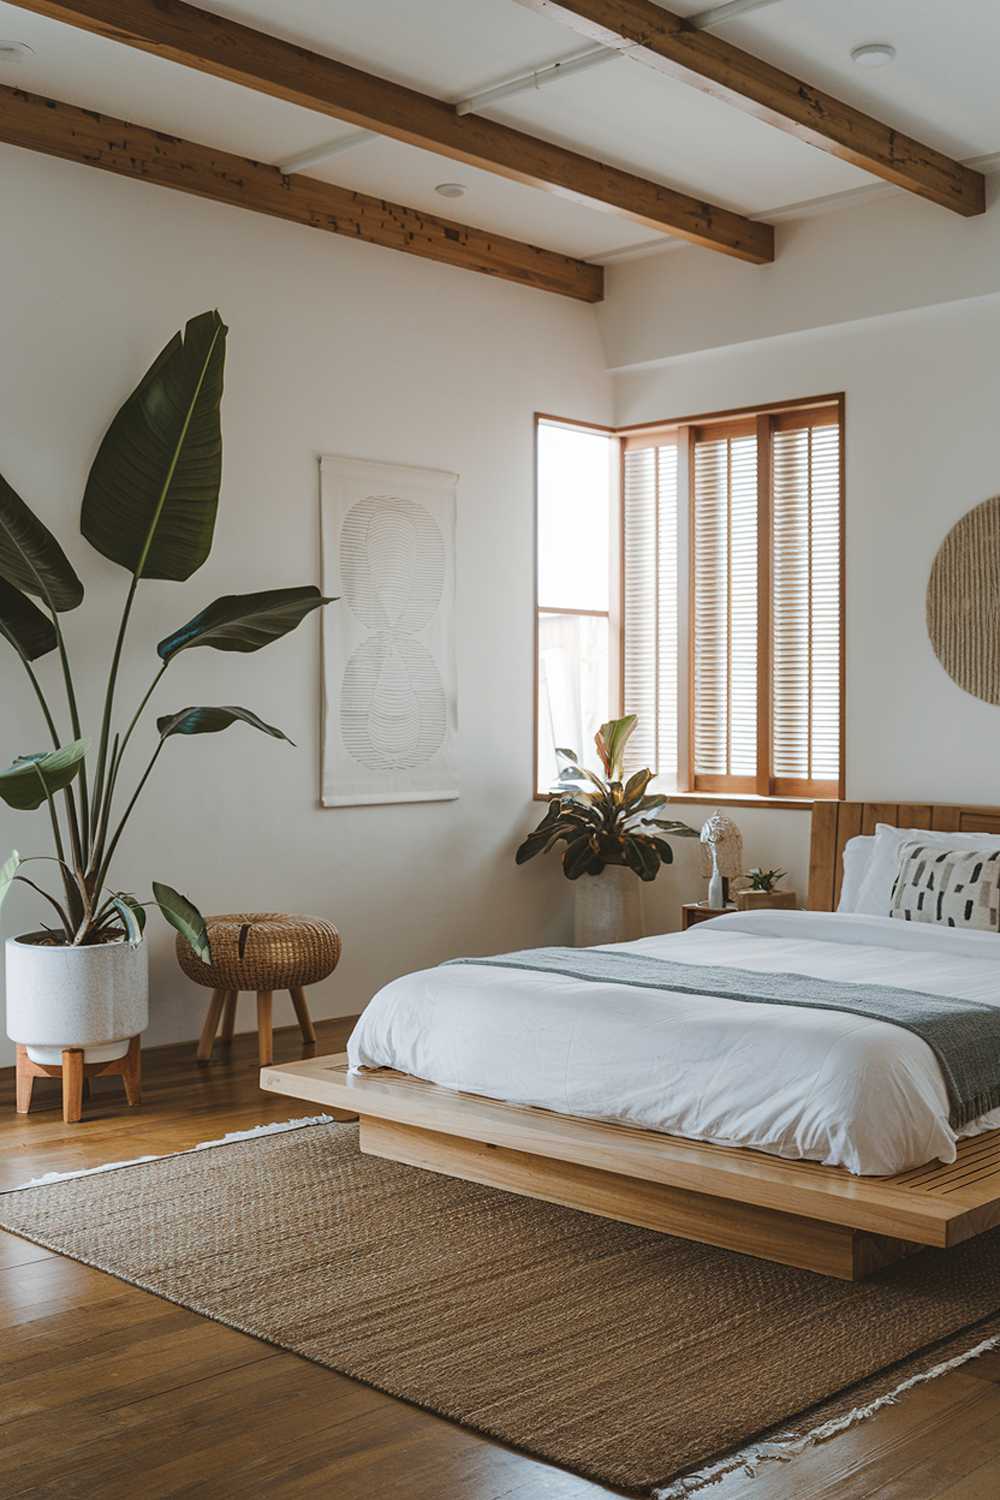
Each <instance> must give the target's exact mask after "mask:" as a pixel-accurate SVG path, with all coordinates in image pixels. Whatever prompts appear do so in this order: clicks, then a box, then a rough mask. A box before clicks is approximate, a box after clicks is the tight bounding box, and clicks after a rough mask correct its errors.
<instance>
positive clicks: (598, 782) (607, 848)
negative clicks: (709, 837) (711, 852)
mask: <svg viewBox="0 0 1000 1500" xmlns="http://www.w3.org/2000/svg"><path fill="white" fill-rule="evenodd" d="M636 722H637V717H636V715H635V714H626V716H625V717H624V718H623V719H611V720H609V722H608V723H607V724H602V725H601V727H600V729H599V730H598V731H597V734H596V735H595V737H594V743H595V745H596V746H597V754H598V756H599V757H600V761H601V766H602V767H603V770H604V776H603V777H601V776H598V775H597V774H596V773H595V772H593V771H590V770H588V769H587V767H586V766H583V765H581V764H580V760H579V757H578V756H577V754H576V752H575V751H573V750H563V749H557V750H556V754H557V755H558V756H561V757H562V759H563V760H564V761H566V762H567V764H566V765H565V766H564V767H563V769H562V770H561V771H560V773H559V780H560V782H561V783H563V784H564V785H565V788H566V790H565V791H559V792H557V793H556V794H555V795H554V796H553V797H552V798H551V800H550V802H549V805H548V809H547V811H546V813H545V816H544V817H543V818H542V821H541V822H540V823H539V825H538V827H537V828H536V829H535V831H534V833H529V835H528V837H527V838H526V839H525V840H524V843H523V844H522V845H521V846H520V848H519V849H518V851H517V856H516V858H517V863H518V864H519V865H523V864H524V863H526V861H527V860H529V859H534V857H535V855H536V854H543V853H547V852H548V850H550V849H553V848H554V847H555V846H556V845H557V844H563V845H565V848H564V850H563V857H562V861H563V873H564V874H565V875H566V878H567V879H568V880H578V879H579V878H580V876H581V875H600V873H601V871H602V870H603V869H604V867H605V865H627V866H628V868H629V869H631V870H634V871H635V873H636V874H637V875H638V876H639V878H640V880H655V879H656V877H657V875H658V874H659V871H660V866H661V865H669V864H670V863H671V862H672V861H673V857H674V855H673V850H672V849H671V847H670V845H669V843H668V842H667V840H666V839H665V838H664V837H663V835H664V833H670V834H673V836H674V837H675V838H697V837H698V833H697V830H696V829H694V828H689V827H688V825H687V824H686V823H676V822H673V821H672V820H670V819H667V818H659V817H656V816H654V814H655V813H656V812H657V811H658V810H659V809H660V808H661V807H663V805H664V804H665V803H666V801H667V798H666V797H665V796H664V795H663V794H662V793H657V794H655V795H650V794H649V793H648V792H647V788H648V786H649V783H650V782H651V781H652V779H653V772H652V771H648V770H647V771H636V772H635V773H634V775H632V776H630V777H629V778H628V780H627V781H626V780H625V779H624V774H625V773H624V761H625V749H626V746H627V745H628V742H629V740H630V739H631V737H632V733H633V731H634V729H635V726H636ZM656 830H659V831H656Z"/></svg>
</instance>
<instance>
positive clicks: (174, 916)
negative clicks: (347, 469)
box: [0, 312, 330, 1064]
mask: <svg viewBox="0 0 1000 1500" xmlns="http://www.w3.org/2000/svg"><path fill="white" fill-rule="evenodd" d="M226 332H227V330H226V327H225V325H224V323H223V322H222V319H221V318H220V317H219V314H218V313H217V312H206V313H203V314H201V316H200V317H196V318H193V319H192V320H191V321H190V322H189V323H188V325H187V327H186V328H185V330H184V332H183V333H176V334H175V335H174V337H173V338H172V339H171V340H170V342H169V343H168V344H167V346H166V347H165V348H164V349H163V350H162V352H161V353H160V354H159V355H158V356H157V358H156V359H155V360H154V362H153V364H152V365H151V366H150V368H149V370H148V371H147V372H146V374H145V375H144V376H143V378H142V380H141V381H140V383H139V385H138V386H137V388H136V389H135V390H134V391H133V393H132V394H131V396H129V398H128V399H127V401H126V402H125V404H124V405H123V406H122V407H121V409H120V410H119V411H118V413H117V415H116V416H115V417H114V419H113V420H112V422H111V425H110V426H109V428H108V430H107V432H106V433H105V435H104V438H103V440H102V442H101V444H100V447H99V448H98V451H97V455H96V457H95V459H94V462H93V465H92V467H91V470H90V476H89V478H88V480H87V485H86V490H85V492H84V496H83V506H82V511H81V515H80V529H81V531H82V532H83V535H84V537H85V538H86V540H87V541H88V542H89V543H90V544H91V546H92V547H94V548H95V549H96V551H97V552H99V553H100V554H101V555H102V556H103V557H105V558H107V559H108V560H109V561H110V562H112V563H114V564H116V565H117V566H118V567H120V568H122V569H123V570H124V573H125V583H124V587H123V606H122V613H121V619H120V623H119V625H118V628H117V632H116V635H115V637H114V640H113V642H111V643H109V645H110V647H111V649H110V653H109V654H110V666H109V671H108V679H107V687H106V691H105V694H104V704H103V711H102V714H101V717H100V723H99V728H98V732H97V734H96V735H95V737H94V739H92V740H91V739H87V738H85V736H84V730H83V726H82V724H81V715H80V712H79V710H78V707H77V694H76V690H75V686H74V679H73V673H72V670H71V668H70V660H69V654H68V651H67V645H66V641H65V638H64V632H63V624H62V621H63V618H64V617H65V615H66V614H67V613H69V611H71V610H74V609H76V608H77V606H78V605H79V604H80V603H81V602H82V600H83V584H82V583H81V582H80V579H79V578H78V577H77V575H76V572H75V570H74V568H73V565H72V564H71V562H70V561H69V558H68V557H67V556H66V554H65V553H64V552H63V550H62V548H61V547H60V545H59V543H58V542H57V540H56V538H55V537H54V536H53V535H52V533H51V532H50V531H48V529H47V528H46V527H45V526H44V525H43V524H42V522H41V521H40V520H39V519H38V517H37V516H35V515H34V513H33V512H32V511H31V510H30V509H29V508H28V506H27V505H26V504H25V502H24V501H23V500H22V499H21V498H20V496H19V495H18V494H17V493H16V492H15V491H14V490H13V489H12V488H11V486H10V485H9V484H8V483H7V482H6V480H4V479H3V478H2V477H0V637H2V638H4V639H6V641H7V642H8V644H9V645H10V646H11V648H12V650H13V656H11V657H9V658H8V661H9V663H10V664H11V665H13V664H14V662H15V660H16V661H17V662H18V664H19V666H20V667H22V668H23V670H24V671H25V673H26V674H27V677H28V680H29V682H30V684H31V688H32V691H33V692H34V695H35V698H36V700H37V703H38V707H39V711H40V735H39V737H40V738H41V736H42V733H43V732H44V734H46V735H47V737H48V739H49V740H50V742H51V747H52V748H51V749H45V750H37V749H34V748H32V747H30V746H29V747H26V748H27V749H29V750H30V753H27V754H25V753H22V754H20V755H18V756H17V757H16V759H15V760H14V762H13V764H12V765H11V766H10V767H9V768H8V769H7V770H4V771H0V802H3V803H5V804H6V805H7V807H10V808H14V809H17V810H19V811H23V812H31V811H33V810H35V809H44V810H45V811H46V812H47V813H48V818H49V828H50V831H51V837H52V845H51V849H50V851H49V852H48V853H47V854H44V855H42V854H36V855H32V856H31V857H30V858H28V857H25V856H22V855H21V854H20V853H18V852H17V851H16V850H15V851H13V852H12V853H11V854H9V855H8V856H6V857H4V856H3V855H0V905H2V904H3V901H4V897H5V896H6V895H7V894H8V893H9V891H10V890H11V888H12V887H13V886H14V884H15V883H21V882H23V883H24V884H25V885H27V886H30V887H31V888H32V889H33V890H34V892H35V893H36V895H37V896H38V897H39V899H40V900H42V901H44V903H45V910H46V915H47V918H48V920H47V923H40V925H39V928H38V930H37V931H33V932H28V933H23V934H21V935H19V936H17V937H12V938H9V939H8V941H7V944H6V956H7V965H6V971H7V972H6V998H7V1033H8V1035H9V1036H10V1038H11V1040H13V1041H16V1042H18V1043H21V1044H23V1045H24V1046H26V1047H27V1050H28V1056H29V1058H30V1059H31V1060H32V1061H34V1062H36V1063H42V1064H45V1063H58V1062H59V1060H60V1057H61V1051H62V1049H63V1048H67V1047H69V1048H81V1049H83V1051H84V1057H85V1061H87V1062H109V1061H112V1060H114V1059H116V1058H119V1057H122V1056H124V1054H125V1052H126V1050H127V1048H128V1045H129V1041H130V1039H131V1038H133V1037H135V1036H138V1035H139V1034H140V1033H141V1032H142V1031H143V1029H144V1028H145V1026H146V1022H147V1017H148V1003H147V967H146V944H145V941H144V937H143V929H144V926H145V921H146V909H147V907H150V906H153V907H158V908H159V910H160V912H161V913H162V914H163V916H164V917H165V918H166V920H167V921H168V922H169V923H170V925H171V926H172V927H175V928H176V929H177V931H178V932H180V933H182V934H183V935H184V937H185V938H187V939H188V941H189V942H190V944H191V946H192V947H193V948H194V950H195V952H196V953H198V954H199V955H200V956H201V957H203V958H206V959H207V958H208V956H209V944H208V935H207V932H206V928H205V922H204V920H203V918H202V916H201V913H200V912H199V911H198V909H197V907H196V906H195V905H194V904H193V903H192V902H191V901H189V900H188V899H187V897H185V896H182V895H181V894H180V892H179V891H176V890H174V889H173V888H172V887H171V886H169V885H166V884H163V883H162V882H159V881H155V880H154V881H153V882H152V900H151V901H142V900H140V899H139V898H138V897H136V896H135V895H133V894H131V893H130V892H128V891H125V890H122V889H121V888H120V887H119V886H118V885H116V884H115V881H114V875H113V867H114V859H115V855H116V853H117V851H118V848H119V844H120V841H121V839H122V835H123V833H124V831H125V828H126V825H127V823H128V821H129V818H130V816H131V814H132V811H133V809H134V808H135V805H136V802H137V800H138V798H139V795H140V793H141V792H142V791H143V789H144V788H145V786H146V783H147V781H148V780H149V778H150V776H151V775H152V772H153V770H154V768H155V767H156V765H157V762H158V761H159V760H160V756H161V754H163V753H164V752H166V754H165V756H164V758H165V759H166V760H169V758H170V756H171V755H173V754H174V753H176V752H177V750H178V749H179V746H180V744H182V743H183V741H184V740H185V739H186V738H187V737H188V736H190V735H194V734H218V733H220V732H221V731H223V730H227V729H229V728H230V727H231V726H232V725H234V724H239V725H246V726H249V727H250V728H251V729H254V730H257V731H259V732H261V733H263V734H266V735H269V736H271V737H272V738H273V739H277V740H284V741H286V742H287V736H286V735H285V734H284V733H283V732H282V731H281V730H280V729H276V728H274V726H273V725H271V724H267V723H265V722H264V720H263V719H260V718H258V716H257V715H256V714H255V713H253V712H252V711H251V710H250V709H247V708H238V707H233V706H232V705H229V706H226V707H216V706H194V707H186V708H172V709H171V710H170V711H169V712H166V713H162V714H161V715H160V716H159V717H158V718H157V720H156V727H155V731H154V733H153V734H152V736H151V737H149V738H147V734H148V731H147V732H146V734H143V733H140V732H137V731H138V730H139V726H140V723H141V721H142V718H143V712H144V710H145V709H146V707H147V704H148V703H149V701H150V699H151V698H152V696H153V694H154V692H155V691H156V689H157V688H158V687H159V684H160V682H161V679H162V678H163V676H164V674H165V673H167V672H168V671H169V672H170V677H171V681H173V679H174V677H175V676H178V675H180V676H182V675H183V668H179V669H178V668H177V667H176V666H175V663H177V662H178V661H179V660H181V659H182V658H183V657H184V653H185V652H187V651H189V650H192V649H194V648H205V647H208V648H211V649H212V650H215V651H240V652H245V651H259V650H260V649H261V648H262V647H264V646H267V645H270V643H271V642H272V641H277V640H279V639H280V638H281V637H282V636H284V635H287V634H288V632H289V631H291V630H294V629H295V627H296V626H297V625H298V624H299V623H300V622H301V621H302V620H304V619H305V618H306V616H307V615H309V614H311V613H312V611H313V610H315V609H319V608H321V607H322V606H323V605H324V604H327V603H329V602H330V601H329V600H327V599H325V598H324V597H323V596H322V594H321V593H320V591H319V589H317V588H315V587H313V586H312V585H307V586H303V587H298V588H281V589H270V590H267V591H265V592H257V593H250V594H227V595H225V596H224V597H222V598H219V599H216V600H215V601H214V602H213V603H211V604H208V605H206V606H205V607H203V608H201V609H199V610H198V612H197V613H196V614H195V615H194V616H193V618H191V619H188V620H187V621H186V622H185V623H183V624H180V625H179V626H178V628H177V629H175V630H173V631H171V633H170V634H169V635H168V636H166V637H165V639H163V640H161V641H160V642H159V644H158V645H157V647H156V650H155V653H154V654H153V656H152V663H151V671H150V675H151V678H152V681H151V682H150V685H149V688H148V690H147V691H146V693H145V695H144V696H143V698H142V701H141V702H140V703H139V705H138V707H136V706H135V705H134V704H129V705H128V706H127V708H126V709H125V712H124V714H121V713H120V706H121V705H120V698H121V693H120V685H119V680H118V679H119V670H120V666H121V661H122V654H123V649H124V646H125V642H126V637H127V634H128V629H129V623H130V617H131V614H132V606H133V602H134V600H135V597H136V591H137V589H138V587H139V585H140V583H142V582H143V581H144V580H146V579H150V578H156V579H169V580H174V581H176V582H183V581H184V580H185V579H187V578H189V577H190V576H191V575H192V574H193V573H194V572H196V571H197V569H198V568H200V567H201V565H202V563H204V562H205V560H206V559H207V557H208V555H209V551H210V550H211V546H212V538H213V534H214V531H215V519H216V512H217V509H218V503H219V488H220V484H221V478H222V430H221V419H220V410H221V403H222V385H223V369H224V364H225V348H226ZM46 657H49V658H51V659H52V661H54V662H55V663H56V666H57V671H56V677H57V680H61V685H62V689H63V695H64V702H63V706H62V708H60V707H57V706H56V705H55V703H54V700H53V698H52V693H51V688H50V687H49V686H48V685H47V684H46V682H45V668H44V667H43V668H42V669H41V670H39V669H38V667H37V664H38V663H39V662H40V661H42V660H43V659H44V658H46ZM183 701H184V699H183V698H181V702H182V703H183ZM66 720H68V725H69V731H68V732H67V730H66V727H65V721H66ZM60 721H63V722H62V723H61V722H60ZM133 735H134V736H135V739H134V741H133ZM140 745H141V747H142V751H143V757H142V760H141V761H140V762H139V764H140V766H142V765H143V764H144V769H142V770H141V771H139V772H138V773H137V771H136V769H135V768H134V766H133V765H132V764H131V762H130V761H129V758H128V755H127V752H128V751H129V750H130V749H131V750H133V752H134V750H135V749H136V747H137V746H140ZM172 795H173V796H174V797H176V798H178V799H179V798H180V795H181V794H180V792H179V789H178V786H177V783H176V782H175V784H174V787H173V789H172ZM29 870H30V872H31V873H30V875H29V874H28V871H29ZM48 876H51V879H49V878H47V877H48Z"/></svg>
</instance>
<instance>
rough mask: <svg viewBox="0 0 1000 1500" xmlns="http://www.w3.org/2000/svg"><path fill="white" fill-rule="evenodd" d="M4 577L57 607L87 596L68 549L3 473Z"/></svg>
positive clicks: (0, 533) (0, 573)
mask: <svg viewBox="0 0 1000 1500" xmlns="http://www.w3.org/2000/svg"><path fill="white" fill-rule="evenodd" d="M0 578H6V580H7V582H8V583H12V584H13V585H14V587H15V588H18V589H21V590H22V591H23V592H24V593H25V594H33V595H34V596H35V598H36V599H46V600H47V601H48V602H49V603H50V604H51V605H52V608H53V609H56V610H65V609H76V606H77V605H78V604H79V603H80V601H81V600H82V598H83V584H82V583H81V582H80V580H79V578H77V576H76V574H75V573H74V571H73V568H72V566H71V564H70V561H69V559H68V558H67V556H66V554H65V552H64V551H63V549H62V548H61V547H60V545H59V543H58V542H57V541H56V539H55V537H54V536H53V535H52V533H51V531H50V530H49V529H48V527H47V526H43V525H42V523H41V521H40V520H39V519H38V517H37V516H36V515H35V514H34V513H33V512H32V511H30V510H29V509H28V507H27V506H26V505H25V503H24V501H23V500H22V499H21V497H20V495H18V494H16V493H15V492H14V490H12V489H11V487H10V485H9V484H8V483H7V481H6V479H4V477H3V475H2V474H0Z"/></svg>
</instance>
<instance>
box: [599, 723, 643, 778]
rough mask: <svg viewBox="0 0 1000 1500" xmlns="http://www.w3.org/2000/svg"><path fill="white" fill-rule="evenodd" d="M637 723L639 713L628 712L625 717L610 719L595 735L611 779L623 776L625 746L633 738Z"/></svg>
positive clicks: (602, 762)
mask: <svg viewBox="0 0 1000 1500" xmlns="http://www.w3.org/2000/svg"><path fill="white" fill-rule="evenodd" d="M637 723H638V715H637V714H626V715H625V717H624V718H623V719H609V720H608V722H607V723H606V724H602V725H601V727H600V729H599V730H598V731H597V733H596V734H595V736H594V744H595V745H596V746H597V753H598V755H599V756H600V757H601V764H602V765H603V766H604V770H605V774H606V775H607V778H608V780H609V781H618V780H620V778H621V773H622V764H623V762H624V758H625V747H626V745H627V744H628V742H629V740H630V739H631V738H632V731H633V730H634V729H635V726H636V724H637Z"/></svg>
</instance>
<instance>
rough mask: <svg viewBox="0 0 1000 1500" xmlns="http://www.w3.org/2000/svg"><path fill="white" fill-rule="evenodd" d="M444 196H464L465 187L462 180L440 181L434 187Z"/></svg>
mask: <svg viewBox="0 0 1000 1500" xmlns="http://www.w3.org/2000/svg"><path fill="white" fill-rule="evenodd" d="M434 191H435V192H436V193H440V194H441V197H442V198H464V197H465V188H464V187H463V186H462V184H461V183H460V182H439V183H438V185H437V187H436V188H435V189H434Z"/></svg>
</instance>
